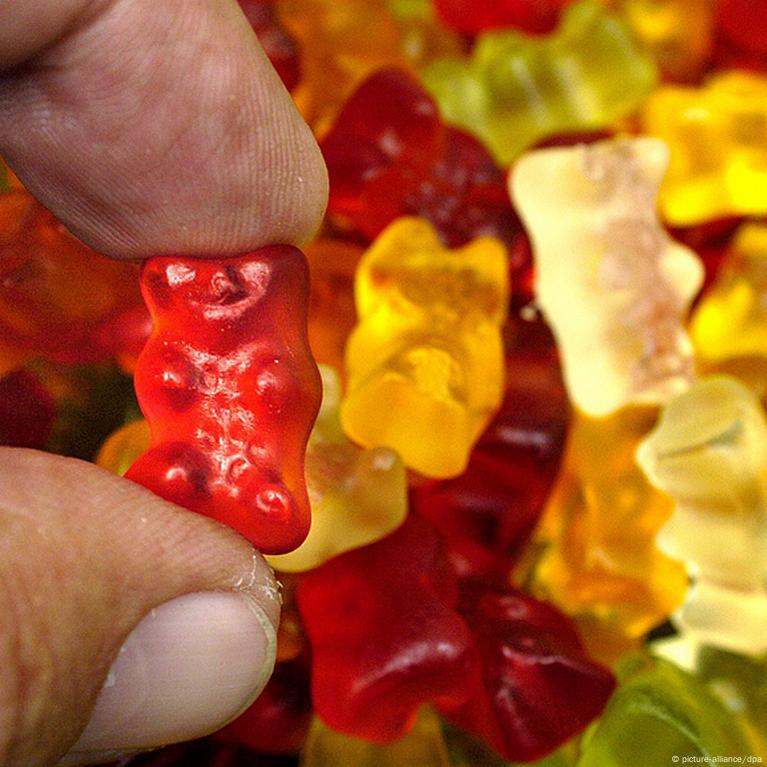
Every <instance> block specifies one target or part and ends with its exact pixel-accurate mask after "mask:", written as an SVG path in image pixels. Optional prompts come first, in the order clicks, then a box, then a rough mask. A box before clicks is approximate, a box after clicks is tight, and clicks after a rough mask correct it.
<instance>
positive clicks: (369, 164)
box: [320, 69, 521, 247]
mask: <svg viewBox="0 0 767 767" xmlns="http://www.w3.org/2000/svg"><path fill="white" fill-rule="evenodd" d="M320 146H321V148H322V153H323V155H324V157H325V161H326V162H327V165H328V173H329V176H330V199H329V202H328V215H329V219H330V221H332V222H333V224H334V225H335V226H337V227H338V228H339V229H346V230H352V231H353V232H355V233H357V232H358V233H360V234H361V235H363V236H364V237H366V238H367V239H368V240H371V241H372V240H373V239H375V238H376V237H377V236H378V235H379V234H380V232H381V231H382V230H383V229H385V228H386V226H388V225H389V224H390V223H391V222H392V221H394V220H395V219H396V218H398V217H400V216H405V215H417V216H421V217H422V218H425V219H427V220H428V221H430V222H431V224H432V225H433V226H434V227H435V228H436V229H437V231H438V232H439V235H440V238H441V239H442V241H443V242H444V243H445V244H446V245H448V246H450V247H456V246H459V245H465V244H466V243H467V242H469V241H470V240H472V239H474V238H475V237H479V236H481V235H490V236H493V237H497V238H499V239H501V240H503V242H504V243H505V244H506V245H508V246H509V247H511V245H512V244H513V243H514V241H515V239H516V238H517V237H519V235H520V232H521V225H520V223H519V220H518V219H517V217H516V215H515V214H514V212H513V211H512V209H511V206H510V205H509V200H508V196H507V194H506V184H505V177H504V174H503V173H502V172H501V170H500V169H499V168H498V167H497V166H496V164H495V162H494V161H493V159H492V158H491V157H490V155H489V154H488V153H487V150H485V149H484V147H483V146H482V145H481V144H480V143H479V142H478V141H477V140H476V139H475V138H473V137H472V136H470V135H469V134H467V133H464V132H463V131H460V130H457V129H455V128H452V127H450V126H447V125H445V124H444V123H443V122H442V121H441V120H440V117H439V112H438V111H437V107H436V105H435V103H434V101H433V100H432V99H431V97H430V96H429V95H428V93H426V92H425V91H424V90H423V88H422V87H421V86H420V85H419V84H418V83H417V82H416V81H415V80H414V79H413V78H412V77H410V76H409V75H408V74H407V73H406V72H402V71H400V70H397V69H385V70H382V71H379V72H376V73H375V74H373V75H371V76H370V77H369V78H368V79H367V80H365V82H364V83H362V85H360V87H359V88H358V89H357V90H356V91H355V93H354V94H353V95H352V96H351V98H350V99H349V100H348V101H347V102H346V103H345V104H344V106H343V109H342V110H341V112H340V114H339V115H338V118H337V119H336V121H335V123H334V124H333V126H332V128H331V129H330V131H329V132H328V133H327V134H326V135H325V137H324V138H323V140H322V142H321V144H320Z"/></svg>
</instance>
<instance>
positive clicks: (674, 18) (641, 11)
mask: <svg viewBox="0 0 767 767" xmlns="http://www.w3.org/2000/svg"><path fill="white" fill-rule="evenodd" d="M747 1H748V0H747ZM720 4H721V3H720ZM616 6H617V9H618V10H619V12H620V14H621V17H622V18H623V19H625V21H626V23H627V24H628V26H629V28H630V29H631V32H632V33H633V34H634V36H635V37H636V39H637V40H638V41H639V44H640V45H641V47H642V48H644V49H645V50H646V51H647V52H648V53H649V54H650V55H651V56H652V57H653V59H654V60H655V61H656V62H657V63H658V65H659V67H660V69H661V72H662V73H663V74H664V75H665V76H666V78H668V79H670V80H673V81H677V82H691V81H695V80H696V79H697V78H698V77H700V75H701V74H702V73H703V71H704V69H705V67H706V64H707V63H708V61H709V59H710V58H711V56H712V53H713V51H712V46H713V42H714V28H715V25H714V22H715V18H714V11H715V8H716V3H715V0H618V2H617V3H616Z"/></svg>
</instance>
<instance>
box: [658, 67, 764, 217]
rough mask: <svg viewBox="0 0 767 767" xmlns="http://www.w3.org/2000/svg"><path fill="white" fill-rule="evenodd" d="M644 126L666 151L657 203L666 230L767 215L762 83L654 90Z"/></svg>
mask: <svg viewBox="0 0 767 767" xmlns="http://www.w3.org/2000/svg"><path fill="white" fill-rule="evenodd" d="M643 122H644V128H645V131H646V132H647V133H650V134H651V135H653V136H658V137H659V138H662V139H663V140H664V141H666V142H667V143H668V144H669V147H670V148H671V164H670V165H669V169H668V174H667V175H666V178H665V181H664V183H663V186H662V187H661V191H660V199H659V204H660V209H661V213H662V215H663V218H664V219H665V220H666V221H667V222H668V223H669V224H671V225H674V226H690V225H694V224H698V223H701V222H704V221H708V220H710V219H715V218H721V217H724V216H735V215H759V214H764V213H767V198H766V197H765V195H764V187H765V184H767V78H766V77H760V76H758V75H752V74H748V73H746V72H725V73H720V74H717V75H716V76H714V77H712V78H711V79H710V80H709V81H708V82H707V83H706V85H705V86H704V87H702V88H694V87H682V86H671V85H669V86H666V87H663V88H659V89H658V90H656V91H655V92H654V93H652V94H651V95H650V97H649V98H648V99H647V101H646V103H645V107H644V110H643Z"/></svg>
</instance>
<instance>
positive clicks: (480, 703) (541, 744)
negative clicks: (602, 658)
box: [441, 584, 615, 762]
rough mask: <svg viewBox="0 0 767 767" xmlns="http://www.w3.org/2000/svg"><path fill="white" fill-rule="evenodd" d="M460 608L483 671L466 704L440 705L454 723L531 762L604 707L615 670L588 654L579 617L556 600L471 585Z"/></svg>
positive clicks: (501, 750)
mask: <svg viewBox="0 0 767 767" xmlns="http://www.w3.org/2000/svg"><path fill="white" fill-rule="evenodd" d="M461 612H462V614H463V615H464V617H465V618H466V621H467V623H468V624H469V626H470V628H471V630H472V632H473V634H474V636H475V639H476V642H477V648H478V651H479V653H478V657H479V658H480V664H481V672H480V673H479V674H475V675H474V676H473V681H474V684H475V687H474V690H473V691H472V695H471V697H470V699H469V701H468V702H467V703H466V704H464V705H462V706H458V707H455V706H452V705H451V704H450V702H448V703H446V704H443V705H442V706H441V708H442V710H443V711H444V712H445V713H446V714H447V715H448V717H449V718H450V719H451V720H452V721H453V722H455V723H456V724H458V725H460V726H461V727H464V728H466V729H468V730H469V731H470V732H474V733H475V734H478V735H480V736H481V737H482V738H483V739H484V740H486V741H487V742H489V743H491V744H492V745H493V747H494V748H495V749H496V750H497V751H498V752H499V753H500V754H502V755H503V756H504V757H506V758H507V759H512V760H514V761H522V762H528V761H532V760H533V759H537V758H540V757H542V756H544V755H545V754H547V753H549V752H550V751H552V750H553V749H555V748H556V747H558V746H559V745H561V744H562V743H564V742H565V741H566V740H568V739H569V738H570V737H571V736H572V735H574V734H575V733H577V732H579V731H580V730H582V729H583V727H584V726H585V725H586V724H587V723H588V722H590V721H591V720H592V719H594V718H595V717H596V716H598V715H599V713H600V712H601V711H602V709H603V708H604V705H605V703H606V702H607V699H608V698H609V697H610V693H611V692H612V690H613V687H614V685H615V681H614V679H613V676H612V674H611V673H610V672H609V671H608V670H607V669H605V668H602V667H601V666H598V665H597V664H595V663H594V662H593V661H590V660H589V659H588V658H587V656H586V655H585V653H584V651H583V648H582V645H581V642H580V639H579V638H578V634H577V632H576V631H575V629H574V628H573V626H572V624H571V623H570V621H569V620H568V619H567V618H566V617H565V616H564V615H562V614H561V613H559V612H557V610H555V609H554V608H553V607H551V606H550V605H547V604H545V603H543V602H539V601H537V600H536V599H533V598H532V597H530V596H528V595H527V594H523V593H521V592H515V591H511V590H491V589H488V588H486V587H484V586H483V587H479V588H476V587H473V586H472V585H471V584H464V589H463V594H462V600H461Z"/></svg>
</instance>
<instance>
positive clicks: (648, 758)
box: [578, 656, 753, 767]
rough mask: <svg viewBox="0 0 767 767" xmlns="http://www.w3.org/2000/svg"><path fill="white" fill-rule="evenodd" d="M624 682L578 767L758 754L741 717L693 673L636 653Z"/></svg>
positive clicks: (624, 673) (626, 666)
mask: <svg viewBox="0 0 767 767" xmlns="http://www.w3.org/2000/svg"><path fill="white" fill-rule="evenodd" d="M619 680H620V682H619V685H618V689H617V690H616V692H615V694H614V695H613V697H612V699H611V700H610V702H609V703H608V705H607V708H606V710H605V713H604V715H603V716H602V719H601V720H600V722H599V724H598V725H597V726H596V729H595V730H594V732H592V733H590V735H589V737H588V738H586V739H585V743H584V747H583V749H582V752H581V757H580V759H579V760H578V767H626V765H630V764H631V765H634V764H637V765H639V764H647V765H659V766H660V765H662V764H674V763H676V762H673V761H672V758H673V757H676V758H677V759H679V760H681V759H682V757H689V758H690V759H692V758H694V757H699V758H700V759H701V761H700V763H705V762H704V761H703V759H704V758H705V757H708V760H709V761H711V760H713V759H715V758H716V757H722V758H725V759H726V758H727V757H741V758H742V757H743V756H744V755H750V754H753V748H752V746H751V744H750V743H749V740H748V737H747V735H746V734H745V732H744V731H743V729H742V726H741V725H740V724H739V722H738V720H737V719H736V718H735V717H734V716H732V715H730V714H728V712H727V711H726V709H725V708H724V706H723V705H722V704H721V703H720V702H719V701H718V700H717V699H716V698H715V697H714V696H713V695H712V694H711V693H709V692H708V691H707V690H706V688H705V686H704V685H703V684H701V683H700V682H699V681H698V680H696V679H695V678H694V677H693V676H692V675H691V674H687V673H685V672H684V671H682V670H680V669H679V668H676V667H675V666H673V665H672V664H670V663H668V662H666V661H663V660H659V659H653V658H649V657H646V656H645V657H643V656H637V657H632V658H629V659H627V660H626V662H625V663H624V665H623V668H622V671H621V673H620V675H619ZM679 763H681V761H680V762H679ZM694 763H695V762H693V761H690V762H687V764H694ZM714 763H715V762H714Z"/></svg>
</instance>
